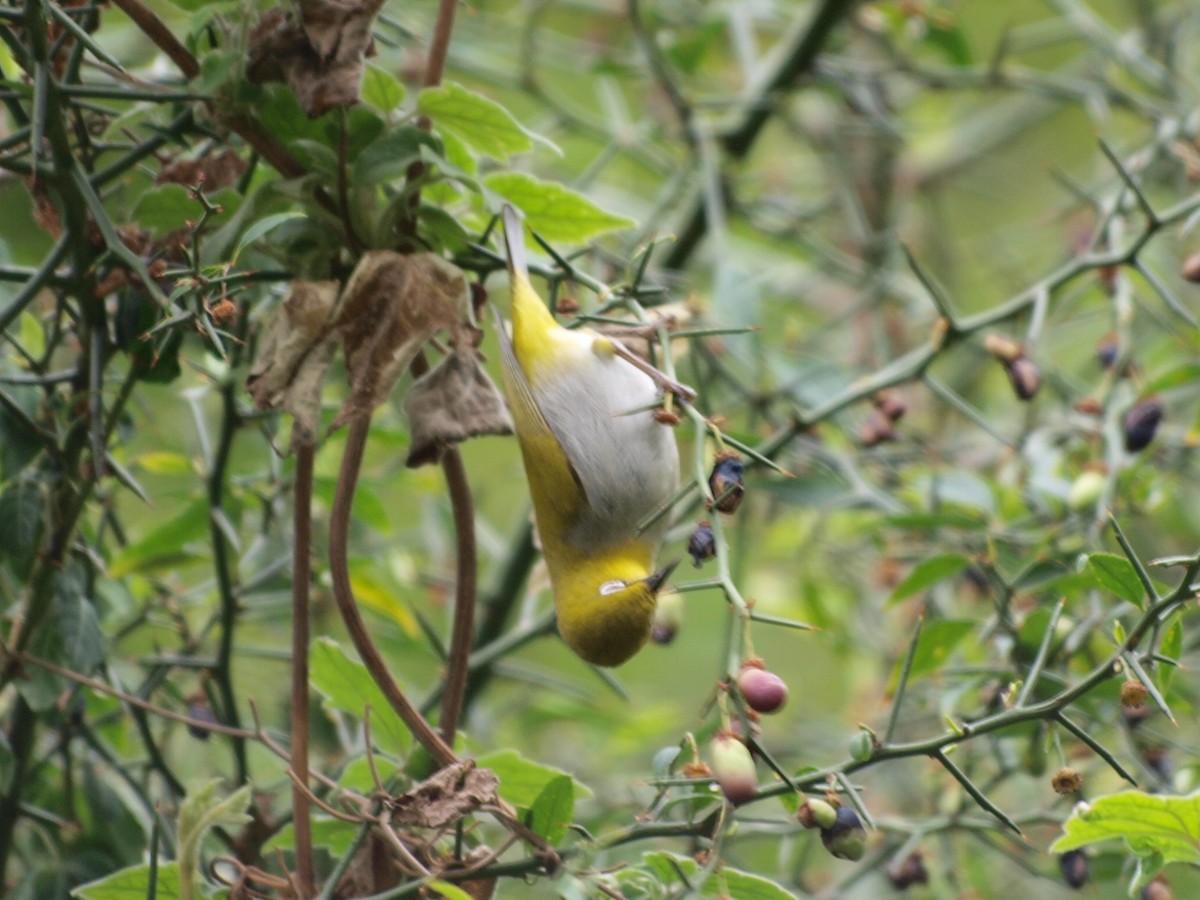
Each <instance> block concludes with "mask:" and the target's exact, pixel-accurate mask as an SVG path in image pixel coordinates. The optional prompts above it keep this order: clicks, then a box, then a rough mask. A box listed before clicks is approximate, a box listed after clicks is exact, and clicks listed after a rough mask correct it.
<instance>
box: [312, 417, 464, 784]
mask: <svg viewBox="0 0 1200 900" xmlns="http://www.w3.org/2000/svg"><path fill="white" fill-rule="evenodd" d="M370 430H371V417H370V416H369V415H360V416H359V417H357V418H356V419H354V421H353V422H351V423H350V428H349V432H348V433H347V435H346V448H345V450H344V451H343V453H342V467H341V470H340V471H339V472H338V480H337V487H336V489H335V490H334V494H333V509H332V510H331V512H330V516H329V574H330V576H331V577H332V579H333V597H334V600H335V601H336V602H337V606H338V612H340V613H341V616H342V621H343V622H345V623H346V630H347V631H348V632H349V633H350V639H351V640H352V641H353V642H354V648H355V649H356V650H357V651H358V655H359V657H360V658H361V659H362V661H363V665H364V666H366V667H367V671H368V672H369V673H370V674H371V678H372V680H373V681H374V682H375V683H376V684H377V685H378V686H379V689H380V690H381V691H383V695H384V697H386V698H387V701H388V703H389V704H390V705H391V707H392V709H393V710H394V711H395V713H396V715H398V716H399V717H400V720H401V721H402V722H404V724H405V725H406V726H407V727H408V729H409V731H411V732H412V733H413V736H414V737H415V738H416V739H417V741H418V742H420V744H421V745H422V746H423V747H424V748H425V749H426V750H428V751H429V754H430V755H431V756H432V757H433V758H434V760H436V762H437V764H438V767H439V768H442V767H444V766H449V765H452V764H454V763H456V762H458V758H457V757H456V756H455V755H454V751H453V750H452V749H451V748H450V746H449V745H448V744H447V743H446V742H445V741H443V740H442V738H441V736H439V735H438V733H437V732H436V731H434V730H433V728H431V727H430V725H429V723H428V722H427V721H426V720H425V717H424V716H422V715H421V713H420V712H419V711H418V710H417V708H416V707H414V706H413V705H412V704H411V703H409V701H408V698H407V697H406V696H404V692H403V691H401V690H400V686H399V685H398V684H396V680H395V679H394V678H392V674H391V672H389V671H388V668H387V664H386V663H385V662H384V661H383V657H382V656H381V655H380V653H379V649H378V648H377V647H376V646H375V642H374V641H373V640H372V639H371V633H370V632H369V631H368V630H367V625H366V623H365V622H364V621H363V618H362V615H361V614H360V613H359V611H358V606H357V604H356V603H355V601H354V591H353V589H352V588H351V586H350V567H349V558H348V555H347V549H348V546H349V537H350V509H351V506H352V504H353V500H354V488H355V485H356V484H357V483H358V473H359V470H360V469H361V468H362V459H363V451H364V450H365V449H366V445H367V436H368V434H369V433H370Z"/></svg>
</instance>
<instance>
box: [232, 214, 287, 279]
mask: <svg viewBox="0 0 1200 900" xmlns="http://www.w3.org/2000/svg"><path fill="white" fill-rule="evenodd" d="M303 218H305V215H304V213H302V212H295V211H292V212H282V213H275V214H274V215H272V216H266V217H264V218H262V219H259V220H258V221H257V222H255V223H254V224H253V225H251V226H250V227H249V228H247V229H246V231H245V233H244V234H243V235H242V239H241V240H240V241H238V243H237V246H236V247H235V248H234V250H233V258H232V259H231V260H230V261H229V264H230V265H231V266H232V265H234V264H236V263H237V260H238V257H239V256H241V255H242V251H243V250H245V249H246V248H247V247H249V246H250V245H251V244H253V243H254V242H255V241H257V240H258V239H259V238H260V237H262V236H263V235H265V234H267V233H268V232H270V231H272V230H273V229H275V228H278V227H279V226H280V225H282V224H283V223H284V222H290V221H291V220H292V219H303Z"/></svg>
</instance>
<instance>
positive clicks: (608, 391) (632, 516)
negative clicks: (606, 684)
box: [498, 206, 679, 666]
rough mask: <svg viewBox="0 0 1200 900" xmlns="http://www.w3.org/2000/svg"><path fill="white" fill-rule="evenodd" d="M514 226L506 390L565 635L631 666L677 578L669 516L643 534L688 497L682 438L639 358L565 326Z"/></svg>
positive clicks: (608, 662) (591, 653)
mask: <svg viewBox="0 0 1200 900" xmlns="http://www.w3.org/2000/svg"><path fill="white" fill-rule="evenodd" d="M503 219H504V238H505V248H506V250H507V254H508V274H509V282H510V284H511V287H512V336H511V339H506V337H505V333H504V329H503V327H500V328H499V329H498V330H499V331H500V336H501V337H500V343H501V346H502V348H503V358H504V386H505V391H506V393H507V394H508V398H509V406H510V407H511V410H512V417H513V422H514V424H515V426H516V432H517V440H518V441H519V442H520V445H521V455H522V457H523V459H524V462H525V473H526V476H527V478H528V480H529V492H530V495H531V496H532V499H533V509H534V514H535V516H536V518H537V524H538V532H539V534H540V536H541V542H542V552H543V555H544V556H545V559H546V566H547V568H548V569H549V570H550V584H551V587H552V588H553V590H554V605H555V608H556V610H557V612H558V630H559V632H560V633H561V634H562V636H563V639H564V640H565V641H566V642H567V644H568V645H569V646H570V647H571V649H572V650H574V651H575V652H576V653H577V654H579V656H580V657H582V658H583V659H585V660H587V661H588V662H590V663H593V664H595V665H599V666H616V665H620V664H621V663H623V662H625V661H626V660H628V659H629V658H630V657H631V656H633V655H634V654H635V653H637V651H638V650H640V649H641V647H642V645H643V644H645V642H646V639H647V637H649V634H650V624H651V618H652V617H653V614H654V606H655V595H656V594H657V593H658V591H659V589H660V588H661V587H662V585H663V583H664V582H665V581H666V579H667V577H668V576H669V575H670V573H671V570H672V569H673V568H674V564H672V565H670V566H666V567H664V568H662V569H658V570H656V569H655V567H654V563H655V559H654V558H655V555H656V553H657V551H658V547H659V544H660V543H661V542H662V537H663V532H664V531H665V529H666V525H667V522H666V517H665V516H663V517H660V518H659V519H658V521H657V522H656V523H655V524H653V525H651V526H650V527H649V528H647V529H646V530H645V531H643V532H641V533H640V534H639V533H638V524H639V523H640V522H641V521H643V520H644V519H646V518H647V517H648V516H649V515H650V514H651V513H653V512H654V511H655V510H657V509H658V508H660V507H661V506H662V505H663V504H664V503H666V501H667V500H668V499H670V497H671V496H672V495H673V494H674V493H675V490H676V488H677V486H678V481H679V454H678V450H677V448H676V446H675V434H674V432H673V431H672V429H671V427H670V426H668V425H664V424H661V423H659V422H658V421H656V420H655V418H654V415H653V412H652V411H651V410H650V409H649V407H652V406H653V405H654V404H656V403H657V402H658V399H659V388H658V386H657V385H656V383H655V380H654V379H653V378H651V376H650V375H649V374H647V371H643V370H642V368H639V367H638V366H636V365H634V364H633V363H631V362H630V361H629V360H628V359H627V358H626V357H627V356H628V355H629V354H628V351H625V350H624V348H623V347H620V346H619V345H617V344H616V343H615V342H614V341H612V340H610V339H608V338H606V337H604V336H603V335H600V334H597V333H596V332H594V331H592V330H590V329H587V328H578V329H567V328H563V327H562V326H561V325H559V324H558V322H556V321H555V320H554V317H553V316H552V315H551V314H550V311H549V310H548V309H547V308H546V304H545V303H544V302H543V301H542V299H541V298H540V297H539V296H538V295H537V292H536V291H535V290H534V288H533V285H532V284H531V283H530V281H529V271H528V268H527V266H526V262H525V242H524V227H523V225H522V222H521V219H520V218H519V217H518V215H517V213H516V211H515V210H513V209H512V207H510V206H505V207H504V211H503ZM645 368H646V369H649V367H648V366H646V367H645ZM664 383H665V380H664ZM676 387H678V386H676ZM632 410H637V411H636V412H631V411H632Z"/></svg>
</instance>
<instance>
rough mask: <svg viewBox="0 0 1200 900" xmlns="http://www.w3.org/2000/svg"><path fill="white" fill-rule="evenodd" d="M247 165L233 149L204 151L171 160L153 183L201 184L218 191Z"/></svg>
mask: <svg viewBox="0 0 1200 900" xmlns="http://www.w3.org/2000/svg"><path fill="white" fill-rule="evenodd" d="M248 166H249V163H247V162H246V161H245V160H244V159H242V158H241V157H240V156H238V154H237V151H235V150H224V151H222V152H221V153H205V154H203V155H202V156H199V157H197V158H195V159H174V160H172V161H171V162H169V163H167V164H166V165H165V166H163V167H162V171H161V172H159V173H158V178H157V179H155V183H156V184H182V185H186V186H188V187H193V186H195V185H203V186H204V188H205V190H209V191H219V190H220V189H221V188H227V187H229V186H230V185H232V184H233V183H234V182H236V181H237V180H238V178H240V177H241V176H242V174H243V173H244V172H245V171H246V168H247V167H248Z"/></svg>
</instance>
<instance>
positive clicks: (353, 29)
mask: <svg viewBox="0 0 1200 900" xmlns="http://www.w3.org/2000/svg"><path fill="white" fill-rule="evenodd" d="M382 6H383V0H342V2H339V0H300V3H299V14H300V18H299V21H297V20H296V19H295V18H293V17H292V15H291V14H284V13H282V12H277V11H276V10H270V11H268V12H267V13H265V14H264V15H263V17H262V18H261V19H260V20H259V24H258V26H257V27H255V29H254V31H253V32H252V34H251V36H250V51H249V52H250V62H249V66H248V68H247V74H248V75H249V77H250V80H251V81H254V82H258V83H261V82H264V81H287V83H288V84H289V85H291V88H292V90H293V91H294V92H295V94H296V99H297V100H299V101H300V105H301V106H302V107H303V108H304V111H305V112H307V113H308V114H309V115H310V116H313V117H316V116H319V115H321V114H322V113H324V112H327V111H329V110H330V109H334V108H337V107H347V106H353V105H354V104H355V103H357V102H358V93H359V87H360V85H361V83H362V72H363V59H364V58H365V57H366V56H369V55H370V53H371V50H372V46H371V25H372V23H373V22H374V21H375V16H376V14H377V13H378V12H379V9H380V7H382Z"/></svg>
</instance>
